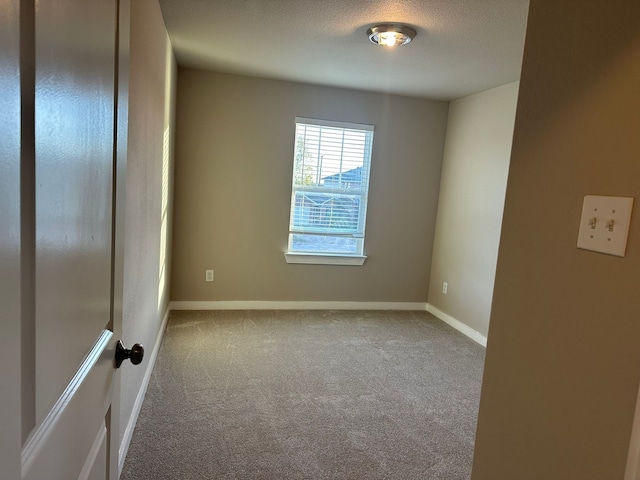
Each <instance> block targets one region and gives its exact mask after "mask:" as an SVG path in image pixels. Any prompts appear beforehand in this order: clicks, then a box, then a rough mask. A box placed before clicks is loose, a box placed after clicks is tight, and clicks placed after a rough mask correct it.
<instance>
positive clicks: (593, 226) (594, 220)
mask: <svg viewBox="0 0 640 480" xmlns="http://www.w3.org/2000/svg"><path fill="white" fill-rule="evenodd" d="M597 223H598V219H597V218H596V217H591V218H590V219H589V228H591V230H595V229H596V224H597Z"/></svg>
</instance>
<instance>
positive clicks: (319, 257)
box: [284, 252, 367, 265]
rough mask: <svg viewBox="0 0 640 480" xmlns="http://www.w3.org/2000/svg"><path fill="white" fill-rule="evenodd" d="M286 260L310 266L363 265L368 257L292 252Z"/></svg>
mask: <svg viewBox="0 0 640 480" xmlns="http://www.w3.org/2000/svg"><path fill="white" fill-rule="evenodd" d="M284 258H285V259H286V260H287V263H304V264H308V265H362V264H363V263H364V261H365V260H366V259H367V257H366V255H335V254H329V253H327V254H323V253H292V252H286V253H285V254H284Z"/></svg>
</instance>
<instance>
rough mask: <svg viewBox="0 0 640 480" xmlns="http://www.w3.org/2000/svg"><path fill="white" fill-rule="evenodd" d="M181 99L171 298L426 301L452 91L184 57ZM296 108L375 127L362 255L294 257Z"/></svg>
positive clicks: (298, 112)
mask: <svg viewBox="0 0 640 480" xmlns="http://www.w3.org/2000/svg"><path fill="white" fill-rule="evenodd" d="M177 108H178V110H177V138H176V149H177V150H176V187H175V188H176V190H175V191H176V197H175V237H174V251H173V255H174V256H173V276H172V300H181V301H189V300H199V301H205V300H208V301H216V300H240V301H242V300H263V301H362V302H366V301H379V302H425V301H426V299H427V298H426V297H427V291H428V287H429V269H430V265H431V251H432V246H433V231H434V224H435V213H436V204H437V199H438V184H439V180H440V169H441V162H442V153H443V145H444V134H445V128H446V119H447V103H445V102H437V101H428V100H420V99H415V98H408V97H400V96H389V95H382V94H376V93H367V92H360V91H354V90H343V89H336V88H328V87H318V86H311V85H302V84H296V83H287V82H281V81H273V80H263V79H257V78H250V77H242V76H234V75H224V74H216V73H208V72H203V71H197V70H189V69H180V70H179V74H178V106H177ZM296 116H301V117H310V118H319V119H328V120H338V121H346V122H355V123H365V124H374V125H375V127H376V130H375V135H374V147H373V157H372V167H371V185H370V193H369V209H368V218H367V230H366V241H365V254H366V255H368V259H367V261H366V262H365V264H364V265H363V266H361V267H357V266H334V265H330V266H326V265H290V264H287V263H286V262H285V259H284V255H283V252H284V251H285V250H286V247H287V233H288V224H289V202H290V198H291V175H292V169H293V141H294V138H293V137H294V119H295V117H296ZM205 269H214V271H215V281H214V282H213V283H205V281H204V277H205Z"/></svg>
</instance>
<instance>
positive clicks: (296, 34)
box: [160, 0, 529, 100]
mask: <svg viewBox="0 0 640 480" xmlns="http://www.w3.org/2000/svg"><path fill="white" fill-rule="evenodd" d="M160 5H161V8H162V12H163V15H164V19H165V23H166V26H167V30H168V32H169V36H170V38H171V42H172V44H173V47H174V51H175V53H176V57H177V60H178V64H179V65H181V66H185V67H192V68H200V69H205V70H212V71H217V72H226V73H237V74H244V75H251V76H258V77H266V78H276V79H283V80H292V81H299V82H305V83H313V84H320V85H331V86H339V87H347V88H356V89H361V90H372V91H379V92H387V93H396V94H402V95H409V96H414V97H425V98H433V99H443V100H451V99H454V98H459V97H462V96H465V95H469V94H471V93H475V92H478V91H482V90H486V89H488V88H491V87H495V86H498V85H502V84H505V83H509V82H512V81H515V80H517V79H518V78H519V77H520V66H521V63H522V49H523V46H524V34H525V29H526V22H527V12H528V7H529V1H528V0H403V1H393V0H386V1H383V0H160ZM383 22H384V23H388V22H398V23H404V24H407V25H410V26H412V27H413V28H415V29H416V30H417V32H418V35H417V36H416V38H415V39H414V40H413V42H411V43H410V44H409V45H405V46H403V47H397V48H394V49H389V48H384V47H380V46H376V45H373V44H371V43H370V42H369V41H368V39H367V36H366V33H365V32H366V30H367V28H368V27H369V26H371V25H372V24H375V23H383Z"/></svg>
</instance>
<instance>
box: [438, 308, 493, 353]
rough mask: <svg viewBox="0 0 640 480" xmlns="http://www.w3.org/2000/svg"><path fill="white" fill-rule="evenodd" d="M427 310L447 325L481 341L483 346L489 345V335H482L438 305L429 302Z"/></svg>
mask: <svg viewBox="0 0 640 480" xmlns="http://www.w3.org/2000/svg"><path fill="white" fill-rule="evenodd" d="M427 312H429V313H431V314H433V315H435V316H436V317H438V318H439V319H440V320H442V321H443V322H444V323H446V324H447V325H450V326H452V327H453V328H455V329H456V330H458V331H459V332H460V333H463V334H465V335H466V336H467V337H469V338H470V339H471V340H473V341H474V342H476V343H479V344H480V345H482V346H483V347H486V346H487V337H485V336H484V335H482V334H481V333H480V332H478V331H476V330H474V329H473V328H471V327H470V326H469V325H467V324H465V323H462V322H461V321H460V320H457V319H455V318H453V317H452V316H451V315H447V314H446V313H444V312H443V311H441V310H438V309H437V308H436V307H434V306H433V305H431V304H430V303H427Z"/></svg>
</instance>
